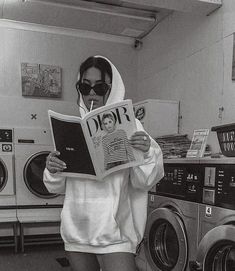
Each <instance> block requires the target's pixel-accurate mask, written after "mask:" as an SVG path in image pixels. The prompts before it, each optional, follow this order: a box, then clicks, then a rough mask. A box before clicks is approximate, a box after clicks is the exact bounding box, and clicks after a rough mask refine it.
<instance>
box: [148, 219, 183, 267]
mask: <svg viewBox="0 0 235 271" xmlns="http://www.w3.org/2000/svg"><path fill="white" fill-rule="evenodd" d="M149 248H150V254H151V257H152V259H153V261H154V263H155V264H156V265H157V266H158V267H160V268H161V270H172V269H173V268H174V267H175V265H176V264H177V261H178V258H179V242H178V236H177V234H176V232H175V229H174V228H173V227H172V225H171V224H170V223H169V222H168V221H167V220H164V219H159V220H156V221H155V222H154V223H153V225H152V227H151V229H150V232H149Z"/></svg>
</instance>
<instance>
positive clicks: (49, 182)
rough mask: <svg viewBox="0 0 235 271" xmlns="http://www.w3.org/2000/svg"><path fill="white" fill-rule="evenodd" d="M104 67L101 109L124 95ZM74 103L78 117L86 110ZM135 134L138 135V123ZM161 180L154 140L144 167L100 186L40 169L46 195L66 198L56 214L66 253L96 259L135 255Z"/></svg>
mask: <svg viewBox="0 0 235 271" xmlns="http://www.w3.org/2000/svg"><path fill="white" fill-rule="evenodd" d="M97 57H101V58H104V57H102V56H97ZM105 59H106V60H108V59H107V58H105ZM108 61H109V60H108ZM109 63H110V64H111V67H112V72H113V81H112V89H111V93H110V95H109V98H108V100H107V103H106V104H110V103H113V102H118V101H121V100H123V98H124V94H125V87H124V84H123V81H122V78H121V76H120V74H119V72H118V71H117V69H116V68H115V66H114V65H113V64H112V63H111V62H110V61H109ZM78 79H79V78H78ZM79 102H80V105H81V107H79V108H80V113H81V116H83V115H84V114H85V112H84V110H83V109H82V108H85V109H86V107H85V104H84V102H83V100H82V97H80V101H79ZM87 112H88V110H87ZM137 128H138V130H143V127H142V125H141V123H140V122H139V121H138V120H137ZM163 174H164V170H163V159H162V152H161V149H160V148H159V146H158V144H157V143H156V142H155V141H154V140H153V139H151V146H150V149H149V151H148V153H145V161H144V164H143V165H141V166H137V167H133V168H128V169H124V170H120V171H118V172H115V173H113V174H110V175H108V176H107V177H106V178H104V180H103V182H100V181H99V182H96V181H93V180H87V179H84V178H83V179H82V178H70V177H67V178H66V177H62V176H60V175H59V174H51V173H50V172H49V171H48V170H47V169H45V171H44V183H45V185H46V187H47V189H48V190H49V191H50V192H51V193H65V200H64V206H63V209H62V213H61V235H62V238H63V240H64V243H65V250H67V251H79V252H88V253H96V254H98V253H112V252H131V253H135V252H136V247H137V245H138V244H139V243H140V241H141V240H142V238H143V234H144V229H145V224H146V218H147V195H148V190H149V189H150V188H151V187H152V186H153V185H154V184H156V183H157V182H158V181H159V180H160V179H161V178H162V177H163Z"/></svg>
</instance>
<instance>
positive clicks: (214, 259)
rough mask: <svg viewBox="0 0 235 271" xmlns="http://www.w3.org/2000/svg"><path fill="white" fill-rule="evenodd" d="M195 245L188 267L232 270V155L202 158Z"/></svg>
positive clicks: (234, 257)
mask: <svg viewBox="0 0 235 271" xmlns="http://www.w3.org/2000/svg"><path fill="white" fill-rule="evenodd" d="M201 164H202V167H203V169H204V173H205V174H204V176H205V177H204V187H203V197H202V203H201V204H199V237H198V241H199V246H198V250H197V259H196V261H193V262H192V263H191V270H192V271H195V270H201V271H216V270H218V271H234V270H235V158H223V159H206V160H203V159H202V161H201Z"/></svg>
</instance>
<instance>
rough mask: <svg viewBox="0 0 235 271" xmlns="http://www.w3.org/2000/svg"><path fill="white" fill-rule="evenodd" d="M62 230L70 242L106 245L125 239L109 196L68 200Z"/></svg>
mask: <svg viewBox="0 0 235 271" xmlns="http://www.w3.org/2000/svg"><path fill="white" fill-rule="evenodd" d="M61 232H62V236H63V238H64V241H65V242H68V243H79V244H90V245H93V246H106V245H109V244H115V243H121V242H123V241H125V240H124V239H123V237H122V236H121V232H120V229H119V227H118V225H117V222H116V220H115V218H114V214H113V205H112V200H111V199H109V198H108V199H103V198H102V199H88V200H86V201H83V202H79V201H77V202H67V204H66V205H65V206H64V208H63V211H62V224H61Z"/></svg>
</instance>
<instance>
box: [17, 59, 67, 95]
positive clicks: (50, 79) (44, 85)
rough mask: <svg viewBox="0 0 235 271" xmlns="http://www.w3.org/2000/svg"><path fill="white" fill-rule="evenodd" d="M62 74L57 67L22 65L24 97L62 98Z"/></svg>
mask: <svg viewBox="0 0 235 271" xmlns="http://www.w3.org/2000/svg"><path fill="white" fill-rule="evenodd" d="M61 73H62V72H61V68H60V67H57V66H52V65H43V64H30V63H21V84H22V95H23V96H34V97H50V98H61V94H62V86H61Z"/></svg>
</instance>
